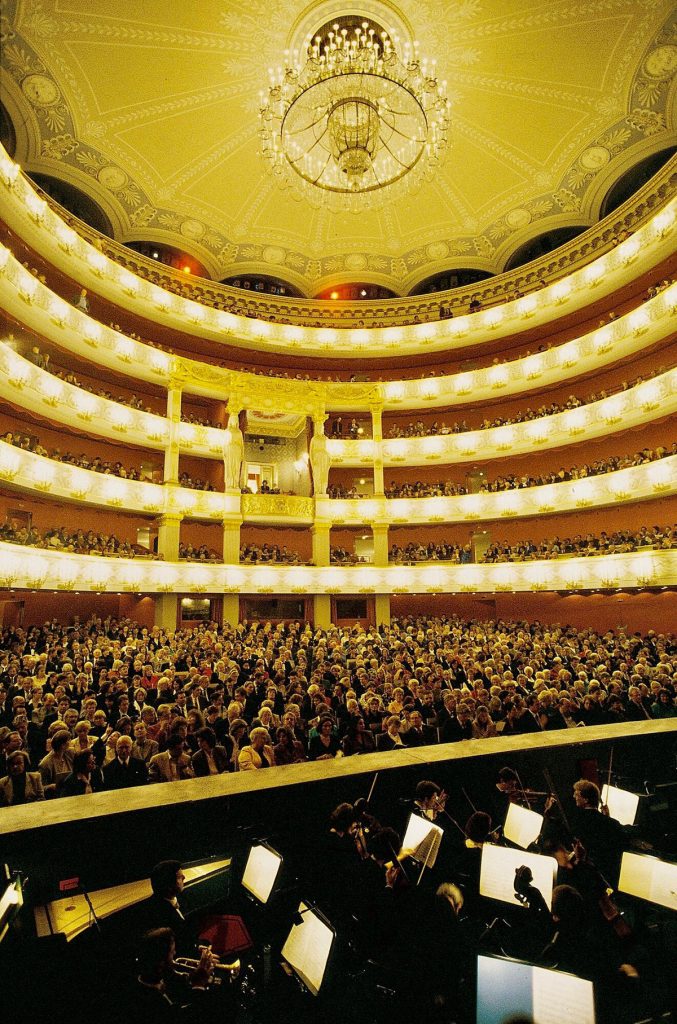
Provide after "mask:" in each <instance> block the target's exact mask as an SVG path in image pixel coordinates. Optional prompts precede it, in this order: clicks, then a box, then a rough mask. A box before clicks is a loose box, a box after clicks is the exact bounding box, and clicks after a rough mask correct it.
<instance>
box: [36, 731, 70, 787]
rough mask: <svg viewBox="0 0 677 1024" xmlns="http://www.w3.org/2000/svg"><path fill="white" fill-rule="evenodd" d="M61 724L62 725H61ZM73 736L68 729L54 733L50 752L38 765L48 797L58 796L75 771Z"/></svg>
mask: <svg viewBox="0 0 677 1024" xmlns="http://www.w3.org/2000/svg"><path fill="white" fill-rule="evenodd" d="M59 724H60V723H59ZM70 741H71V735H70V733H69V732H68V731H67V730H66V729H58V730H57V731H56V732H54V733H52V738H51V740H50V751H49V753H48V754H45V756H44V757H43V759H42V761H40V763H39V765H38V771H39V772H40V777H41V779H42V785H43V787H44V790H45V796H46V797H52V796H58V793H59V789H60V787H61V785H62V783H63V782H64V781H65V779H66V778H67V777H68V776H69V775H70V773H71V772H72V770H73V758H74V756H75V755H74V754H73V751H72V750H71V749H70Z"/></svg>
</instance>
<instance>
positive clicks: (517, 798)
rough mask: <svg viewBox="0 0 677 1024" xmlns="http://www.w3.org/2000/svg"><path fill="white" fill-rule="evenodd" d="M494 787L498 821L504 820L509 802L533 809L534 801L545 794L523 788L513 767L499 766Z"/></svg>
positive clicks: (495, 809)
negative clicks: (496, 792)
mask: <svg viewBox="0 0 677 1024" xmlns="http://www.w3.org/2000/svg"><path fill="white" fill-rule="evenodd" d="M496 789H497V790H498V793H499V794H500V796H497V797H496V799H495V801H494V813H495V815H496V819H497V820H498V821H505V816H506V814H507V813H508V808H509V806H510V804H518V805H519V806H520V807H527V808H529V809H530V810H533V809H534V802H535V801H536V800H538V798H539V797H545V796H547V793H543V792H541V791H538V790H533V789H525V788H524V786H523V785H522V782H521V779H520V777H519V775H518V774H517V772H516V771H515V770H514V769H513V768H501V770H500V771H499V773H498V777H497V780H496Z"/></svg>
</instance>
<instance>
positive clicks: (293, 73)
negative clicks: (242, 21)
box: [260, 21, 449, 212]
mask: <svg viewBox="0 0 677 1024" xmlns="http://www.w3.org/2000/svg"><path fill="white" fill-rule="evenodd" d="M398 42H399V41H398V39H397V38H395V39H394V41H391V39H390V37H389V36H388V33H387V32H384V31H382V30H380V28H379V27H378V26H375V25H374V23H370V22H367V21H363V22H361V23H360V24H358V25H357V27H354V28H346V27H341V24H340V23H336V24H333V25H332V26H331V27H327V30H326V32H323V33H322V34H320V35H317V36H316V37H315V39H314V40H313V42H312V43H311V44H310V45H309V47H308V51H307V60H306V61H305V63H299V60H298V55H297V54H294V55H293V58H292V59H290V55H289V53H288V52H287V53H286V54H285V60H286V64H285V67H284V68H278V69H277V71H276V72H275V71H272V70H271V72H270V88H269V90H268V94H267V96H266V95H265V94H264V93H262V94H261V109H260V116H261V128H260V136H261V143H262V148H263V153H264V156H266V157H267V159H268V160H269V161H270V162H271V164H272V167H273V170H274V172H275V173H276V174H277V175H278V176H279V179H280V183H281V184H283V185H285V186H287V187H290V188H292V189H293V191H294V192H295V193H296V194H297V196H299V197H301V196H302V197H303V198H305V199H307V200H309V201H310V203H311V204H312V205H314V206H320V205H322V206H327V205H328V206H329V207H330V208H331V209H333V210H335V211H340V210H351V211H353V212H359V211H360V210H364V209H366V208H372V207H374V206H376V205H379V204H381V203H383V202H385V201H390V200H391V199H394V198H395V197H396V195H397V194H398V193H399V192H400V191H402V190H405V189H411V188H412V187H414V186H415V185H417V184H419V183H420V182H421V180H422V179H423V178H424V177H425V176H427V175H428V176H429V175H430V173H431V171H432V169H433V168H434V166H435V164H436V163H437V162H438V160H439V159H440V156H441V155H442V152H443V151H444V148H445V145H446V142H447V132H448V127H449V100H448V99H447V96H446V82H441V83H440V82H438V80H437V77H436V69H435V61H434V60H433V61H430V62H428V61H427V60H426V59H425V58H423V57H421V55H420V54H419V50H418V43H414V44H413V45H410V44H406V45H405V46H404V47H402V53H401V56H400V54H399V52H398Z"/></svg>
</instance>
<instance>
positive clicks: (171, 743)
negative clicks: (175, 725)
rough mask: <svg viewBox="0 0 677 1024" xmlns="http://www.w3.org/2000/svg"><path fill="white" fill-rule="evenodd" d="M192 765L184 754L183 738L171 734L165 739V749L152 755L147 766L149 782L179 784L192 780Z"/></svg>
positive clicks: (176, 734) (178, 734) (179, 735)
mask: <svg viewBox="0 0 677 1024" xmlns="http://www.w3.org/2000/svg"><path fill="white" fill-rule="evenodd" d="M194 774H195V773H194V771H193V765H192V763H191V759H190V757H189V756H188V754H187V753H186V752H185V743H184V738H183V736H181V734H180V733H176V732H175V733H172V734H170V735H169V737H168V738H167V749H166V750H163V751H162V752H161V753H159V754H154V755H153V757H151V759H150V761H149V764H148V781H149V782H180V781H182V780H183V779H192V778H193V776H194Z"/></svg>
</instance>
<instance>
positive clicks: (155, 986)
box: [131, 928, 216, 1024]
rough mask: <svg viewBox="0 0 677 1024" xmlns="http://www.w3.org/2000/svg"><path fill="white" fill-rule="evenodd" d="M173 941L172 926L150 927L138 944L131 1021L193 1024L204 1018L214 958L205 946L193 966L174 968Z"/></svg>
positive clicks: (174, 953)
mask: <svg viewBox="0 0 677 1024" xmlns="http://www.w3.org/2000/svg"><path fill="white" fill-rule="evenodd" d="M175 956H176V940H175V938H174V932H173V931H172V930H171V928H153V929H152V931H149V932H146V933H145V935H144V936H143V937H142V939H141V942H140V946H139V957H138V975H137V984H136V992H135V997H134V998H135V1003H136V1005H135V1007H134V1013H133V1014H132V1015H131V1019H133V1020H143V1021H144V1024H161V1022H170V1021H174V1020H177V1019H180V1020H181V1021H185V1022H186V1024H192V1022H193V1021H195V1022H197V1021H198V1020H204V1012H205V1009H206V1007H207V1004H208V1003H209V1002H210V995H211V994H210V993H209V983H210V981H211V980H212V978H213V975H214V968H215V965H216V958H215V957H214V956H213V954H212V953H211V951H210V950H209V949H208V948H204V949H202V951H201V955H200V959H199V960H196V961H194V964H195V966H194V967H193V966H192V965H191V967H190V968H189V969H188V970H187V971H184V968H182V969H181V972H180V973H179V972H177V970H176V967H175V963H174V960H175Z"/></svg>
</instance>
